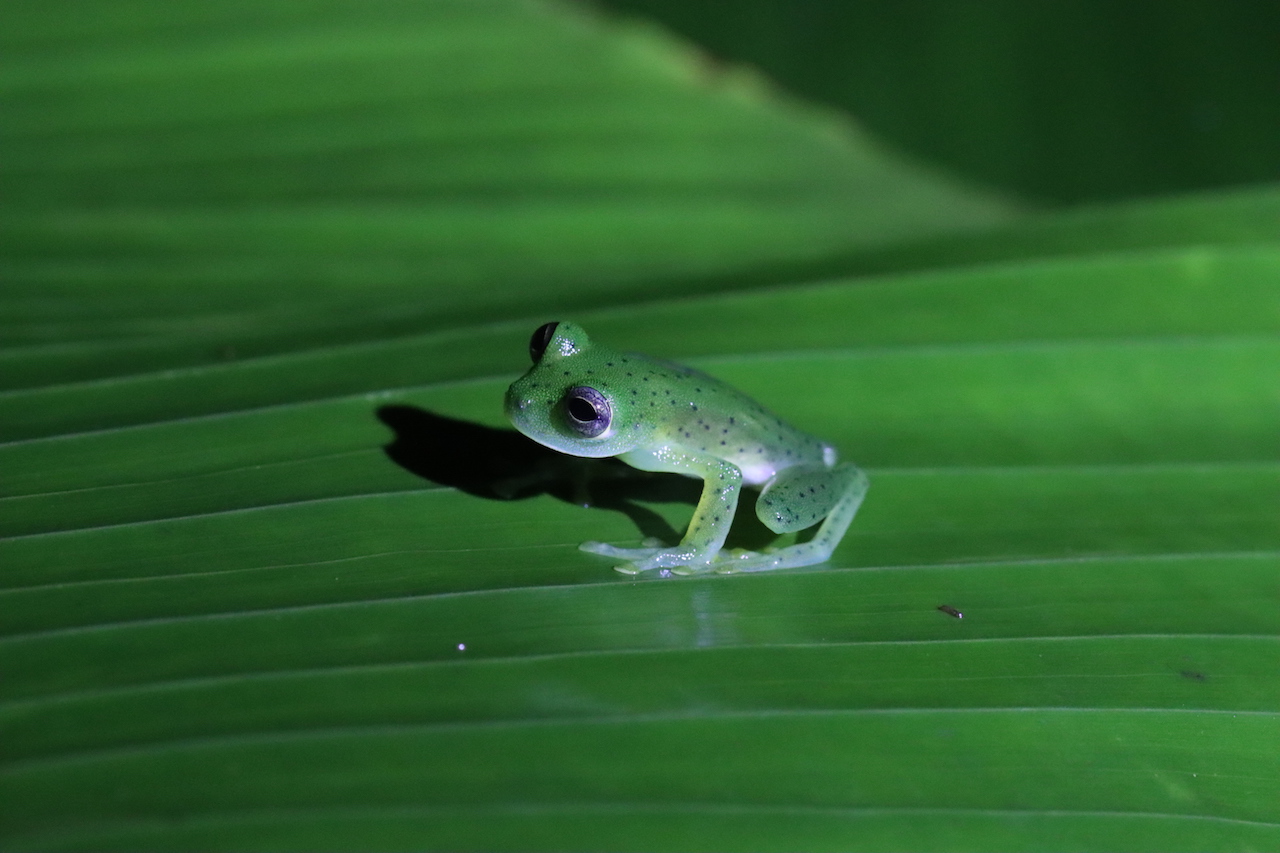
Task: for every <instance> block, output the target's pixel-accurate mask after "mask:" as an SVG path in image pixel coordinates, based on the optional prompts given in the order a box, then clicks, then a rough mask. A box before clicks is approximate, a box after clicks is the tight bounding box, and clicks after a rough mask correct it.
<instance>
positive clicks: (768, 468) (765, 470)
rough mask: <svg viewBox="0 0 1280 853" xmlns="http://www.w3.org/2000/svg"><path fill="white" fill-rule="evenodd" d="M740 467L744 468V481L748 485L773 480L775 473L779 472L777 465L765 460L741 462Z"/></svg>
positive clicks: (762, 483) (756, 484)
mask: <svg viewBox="0 0 1280 853" xmlns="http://www.w3.org/2000/svg"><path fill="white" fill-rule="evenodd" d="M738 467H739V468H741V469H742V482H743V483H744V484H745V485H748V486H762V485H764V484H765V483H767V482H769V481H770V480H772V479H773V475H774V474H777V473H778V467H777V466H776V465H769V464H767V463H764V462H756V463H754V464H746V465H742V464H739V465H738Z"/></svg>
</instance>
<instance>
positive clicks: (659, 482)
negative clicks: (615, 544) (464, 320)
mask: <svg viewBox="0 0 1280 853" xmlns="http://www.w3.org/2000/svg"><path fill="white" fill-rule="evenodd" d="M377 416H378V420H380V421H382V422H383V423H384V424H386V425H387V426H388V427H390V428H391V430H392V431H393V432H394V433H395V439H394V440H393V441H392V442H391V443H390V444H387V445H385V446H384V447H383V451H384V452H385V453H386V454H387V457H388V458H390V459H391V461H392V462H394V463H395V464H397V465H399V466H400V467H401V468H404V469H405V470H406V471H409V472H410V473H412V474H416V475H417V476H419V477H422V478H424V479H426V480H430V481H431V482H433V483H437V484H439V485H442V486H450V487H452V488H455V489H458V490H459V491H463V492H466V493H467V494H469V495H475V496H476V497H481V498H487V499H489V500H503V501H510V500H522V499H524V498H531V497H535V496H537V495H544V494H545V495H550V496H552V497H554V498H558V499H559V500H562V501H565V502H567V503H572V504H576V505H578V506H590V507H594V508H598V509H609V510H617V511H618V512H621V513H623V514H625V515H626V516H627V517H628V518H630V519H631V521H632V523H633V524H635V525H636V527H637V528H638V529H639V530H640V532H641V534H642V535H643V536H653V537H656V538H658V539H662V540H664V541H671V542H674V541H676V540H678V539H679V538H680V533H679V532H678V531H676V530H674V529H673V528H672V527H671V525H670V524H668V523H667V522H666V520H665V519H664V518H663V517H662V516H661V515H659V514H658V513H656V512H654V511H653V510H651V509H648V508H646V507H643V506H640V505H638V504H637V503H635V502H636V501H648V502H654V503H669V502H680V503H688V504H690V505H693V504H696V503H697V502H698V495H699V492H700V487H699V484H698V483H697V482H696V481H694V480H690V479H688V478H685V477H679V476H674V475H666V474H650V473H646V472H644V471H637V470H636V469H634V468H631V467H630V466H628V465H626V464H624V463H622V462H620V461H618V460H617V459H581V458H578V457H574V456H566V455H564V454H562V453H557V452H556V451H554V450H551V449H549V448H546V447H543V446H542V445H540V444H538V443H537V442H535V441H533V440H531V439H529V438H526V437H525V436H523V435H521V434H520V433H518V432H516V431H515V430H510V429H495V428H493V427H488V426H484V425H483V424H477V423H471V422H470V421H462V420H457V419H455V418H449V417H445V416H443V415H437V414H435V413H434V412H429V411H427V410H425V409H420V408H418V407H416V406H406V405H391V406H382V407H381V408H379V409H378V410H377ZM584 538H586V537H584Z"/></svg>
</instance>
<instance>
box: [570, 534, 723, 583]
mask: <svg viewBox="0 0 1280 853" xmlns="http://www.w3.org/2000/svg"><path fill="white" fill-rule="evenodd" d="M653 541H656V540H645V542H646V543H648V542H653ZM579 547H581V549H582V550H583V551H589V552H590V553H592V554H602V555H603V556H606V557H614V558H616V559H620V560H626V561H627V565H623V566H614V570H615V571H618V572H621V573H622V574H624V575H637V574H640V573H641V572H648V571H652V570H654V569H661V570H663V575H664V576H665V575H668V574H678V575H694V574H701V573H703V572H709V571H713V570H714V569H715V566H716V563H717V560H718V559H719V558H715V557H708V556H707V555H706V553H705V552H704V551H702V550H699V549H695V548H688V547H683V548H682V547H679V546H676V547H674V548H659V547H652V548H618V547H616V546H613V545H608V544H605V543H603V542H584V543H582V545H581V546H579Z"/></svg>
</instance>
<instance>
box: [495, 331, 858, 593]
mask: <svg viewBox="0 0 1280 853" xmlns="http://www.w3.org/2000/svg"><path fill="white" fill-rule="evenodd" d="M529 356H530V358H531V359H532V361H533V366H532V367H530V368H529V369H528V371H527V372H526V373H525V374H524V375H523V376H521V377H520V378H519V379H517V380H516V381H515V382H514V383H512V384H511V386H510V387H509V388H508V389H507V393H506V398H505V402H504V408H505V411H506V415H507V418H508V419H509V420H510V421H511V423H512V425H513V426H515V428H516V429H517V430H519V431H520V432H521V433H523V434H524V435H525V436H527V437H529V438H531V439H533V440H534V441H535V442H537V443H539V444H541V445H543V446H545V447H549V448H551V449H552V450H556V451H559V452H560V453H564V454H568V455H570V456H576V457H585V458H595V459H603V458H608V457H617V458H618V459H620V460H622V461H623V462H625V463H627V464H628V465H630V466H631V467H633V468H636V469H639V470H641V471H651V472H668V473H675V474H682V475H684V476H687V477H692V478H695V479H700V480H702V482H703V487H702V494H701V497H700V498H699V500H698V503H697V506H696V507H695V509H694V511H693V517H692V519H691V520H690V522H689V525H688V528H687V530H686V532H685V534H684V537H683V538H682V539H681V540H680V542H679V543H678V544H677V545H674V546H670V547H664V546H663V545H662V544H661V543H657V542H653V541H651V540H648V541H645V542H642V543H641V545H642V546H644V547H639V548H623V547H618V546H615V545H611V544H608V543H604V542H584V543H582V545H581V546H579V547H580V548H581V549H582V550H583V551H587V552H590V553H594V554H600V555H603V556H606V557H610V558H613V559H614V560H619V561H622V563H621V564H620V565H617V566H615V567H614V568H615V569H616V570H617V571H618V572H621V573H623V574H627V575H636V574H639V573H641V572H647V571H652V570H658V571H660V572H661V574H662V575H664V576H670V575H671V574H677V575H692V574H702V573H720V574H728V573H733V572H759V571H769V570H773V569H784V568H795V567H800V566H810V565H816V564H818V563H823V562H826V561H827V560H828V559H829V558H830V557H831V554H832V553H833V552H834V550H835V548H836V545H837V544H839V542H840V540H841V539H842V538H843V537H844V535H845V532H846V531H847V530H848V528H849V525H850V524H851V523H852V522H853V518H854V516H855V515H856V514H857V512H858V508H859V507H860V506H861V504H862V500H863V497H864V496H865V495H866V492H867V488H868V486H869V485H870V481H869V479H868V477H867V475H866V473H865V472H863V471H862V470H861V469H860V468H858V467H857V466H856V465H854V464H852V463H850V462H841V461H840V460H839V458H838V454H837V452H836V449H835V448H834V447H833V446H832V445H830V444H827V443H825V442H823V441H821V440H819V439H817V438H815V437H813V436H811V435H809V434H808V433H805V432H802V431H800V430H799V429H797V428H795V427H793V426H791V425H790V424H788V423H787V422H785V421H784V420H783V419H782V418H780V417H778V416H777V415H775V414H773V413H772V412H771V411H769V410H768V409H766V408H765V407H764V406H762V405H761V404H760V403H757V402H756V401H755V400H754V399H752V398H751V397H749V396H748V395H746V394H745V393H743V392H741V391H739V390H737V389H735V388H733V387H731V386H729V385H728V384H726V383H724V382H722V381H720V380H718V379H715V378H713V377H712V376H710V375H708V374H706V373H703V372H701V371H698V370H695V369H693V368H690V367H685V366H683V365H679V364H675V363H673V362H669V361H665V360H663V359H659V358H652V357H649V356H645V355H638V354H634V353H626V352H619V351H616V350H613V349H610V348H608V347H605V346H602V345H600V344H598V343H595V342H593V341H592V340H591V339H590V338H589V337H588V336H587V333H586V331H585V330H584V329H583V328H582V327H581V326H579V325H577V324H575V323H572V322H568V321H556V322H550V323H545V324H543V325H542V326H539V327H538V328H537V330H535V331H534V333H533V336H532V337H531V338H530V340H529ZM744 488H751V489H753V490H758V491H759V495H758V497H757V498H756V504H755V509H756V516H757V517H758V518H759V519H760V521H761V522H763V523H764V525H765V526H766V527H768V528H769V529H770V530H771V531H773V532H774V533H776V534H784V533H793V532H797V531H801V530H805V529H807V528H810V527H813V526H815V525H820V526H819V527H818V529H817V532H816V533H815V534H814V535H813V536H812V537H811V538H809V539H808V541H804V542H795V543H794V544H790V545H785V546H782V547H778V548H769V549H765V550H762V551H750V550H745V549H733V550H731V551H726V550H725V548H724V544H725V539H726V537H727V536H728V534H729V528H730V526H731V524H732V522H733V519H734V515H735V513H736V512H737V508H738V502H739V498H740V496H741V494H742V490H743V489H744Z"/></svg>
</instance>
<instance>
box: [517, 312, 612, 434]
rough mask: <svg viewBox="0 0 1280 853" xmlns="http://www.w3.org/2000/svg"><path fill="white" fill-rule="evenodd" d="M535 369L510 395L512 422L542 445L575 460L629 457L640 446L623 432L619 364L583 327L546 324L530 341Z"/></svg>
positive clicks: (520, 381)
mask: <svg viewBox="0 0 1280 853" xmlns="http://www.w3.org/2000/svg"><path fill="white" fill-rule="evenodd" d="M529 356H530V357H531V358H532V359H533V367H531V368H529V372H528V373H526V374H525V375H524V376H522V377H520V378H519V379H517V380H516V381H515V382H513V383H512V385H511V387H510V388H508V389H507V399H506V410H507V417H508V418H509V419H510V420H511V423H512V424H514V425H515V428H516V429H518V430H520V432H522V433H524V434H525V435H527V436H529V438H532V439H533V440H534V441H536V442H538V443H539V444H545V445H546V446H547V447H550V448H552V449H553V450H558V451H560V452H561V453H568V454H570V455H573V456H590V457H597V458H598V457H604V456H617V455H618V454H619V453H625V452H627V451H628V450H631V449H633V448H634V447H635V445H636V440H635V439H634V438H633V437H632V436H630V435H628V434H627V433H628V432H630V431H628V430H624V429H622V425H621V424H620V423H619V421H620V420H621V419H622V416H621V413H619V411H618V405H617V397H616V394H615V392H616V390H617V384H618V383H617V381H616V379H617V373H616V372H615V370H614V369H613V368H614V365H615V363H616V362H617V361H618V360H620V359H622V358H625V357H622V356H619V355H618V354H616V353H614V352H612V351H609V350H604V349H601V348H599V347H595V346H593V345H592V343H591V339H590V338H588V337H587V333H586V332H584V331H583V330H582V327H581V326H578V325H576V324H574V323H563V322H561V323H546V324H544V325H542V326H539V327H538V329H537V331H535V332H534V333H533V337H532V338H530V339H529Z"/></svg>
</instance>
